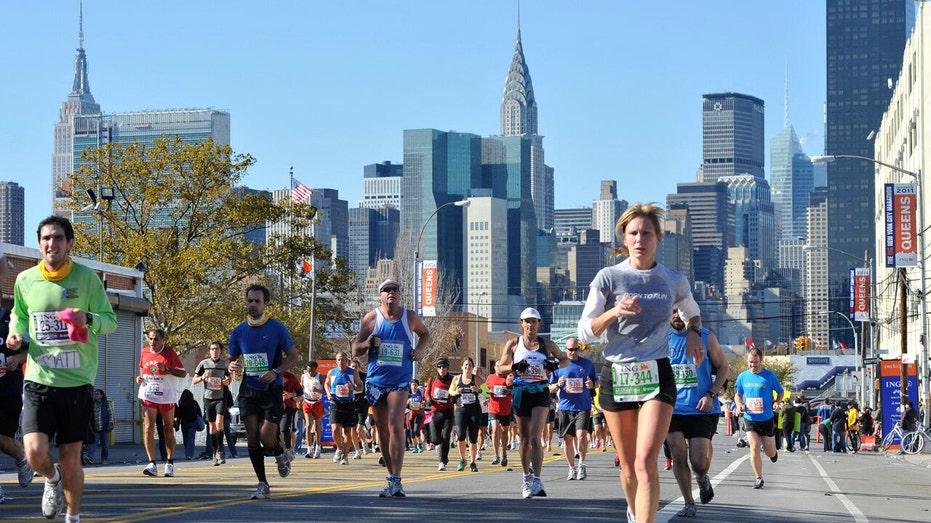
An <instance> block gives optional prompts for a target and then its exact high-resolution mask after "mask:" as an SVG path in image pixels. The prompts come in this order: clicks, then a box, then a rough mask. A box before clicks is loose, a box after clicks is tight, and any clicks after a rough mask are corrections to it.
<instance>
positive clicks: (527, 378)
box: [520, 363, 546, 383]
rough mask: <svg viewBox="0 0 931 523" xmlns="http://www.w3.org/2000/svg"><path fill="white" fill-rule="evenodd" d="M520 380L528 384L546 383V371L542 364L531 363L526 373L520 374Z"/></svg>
mask: <svg viewBox="0 0 931 523" xmlns="http://www.w3.org/2000/svg"><path fill="white" fill-rule="evenodd" d="M520 379H521V380H522V381H524V382H526V383H532V382H535V381H546V369H544V368H543V364H542V363H531V364H530V366H529V367H527V371H526V372H522V373H520Z"/></svg>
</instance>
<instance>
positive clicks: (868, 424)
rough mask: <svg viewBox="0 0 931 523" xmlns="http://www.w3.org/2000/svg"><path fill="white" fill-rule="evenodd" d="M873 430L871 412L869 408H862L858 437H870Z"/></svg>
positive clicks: (874, 427)
mask: <svg viewBox="0 0 931 523" xmlns="http://www.w3.org/2000/svg"><path fill="white" fill-rule="evenodd" d="M875 430H876V425H875V424H874V423H873V410H872V409H870V408H869V407H863V412H862V413H860V435H861V436H872V435H873V432H874V431H875Z"/></svg>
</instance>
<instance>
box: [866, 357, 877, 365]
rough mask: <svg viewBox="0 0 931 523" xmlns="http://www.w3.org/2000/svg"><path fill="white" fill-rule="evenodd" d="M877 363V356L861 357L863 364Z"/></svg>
mask: <svg viewBox="0 0 931 523" xmlns="http://www.w3.org/2000/svg"><path fill="white" fill-rule="evenodd" d="M877 363H879V358H864V359H863V364H864V365H876V364H877Z"/></svg>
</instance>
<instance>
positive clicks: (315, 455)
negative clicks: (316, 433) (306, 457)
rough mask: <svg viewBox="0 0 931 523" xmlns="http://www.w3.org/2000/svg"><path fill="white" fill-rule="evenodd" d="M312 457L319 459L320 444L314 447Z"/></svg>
mask: <svg viewBox="0 0 931 523" xmlns="http://www.w3.org/2000/svg"><path fill="white" fill-rule="evenodd" d="M314 459H320V445H317V446H316V447H314Z"/></svg>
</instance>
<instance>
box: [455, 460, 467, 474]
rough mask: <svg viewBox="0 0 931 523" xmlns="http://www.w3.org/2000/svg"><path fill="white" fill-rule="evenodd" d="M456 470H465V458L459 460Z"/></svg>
mask: <svg viewBox="0 0 931 523" xmlns="http://www.w3.org/2000/svg"><path fill="white" fill-rule="evenodd" d="M456 470H457V471H459V472H462V471H463V470H465V460H464V459H460V460H459V466H458V467H456Z"/></svg>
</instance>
